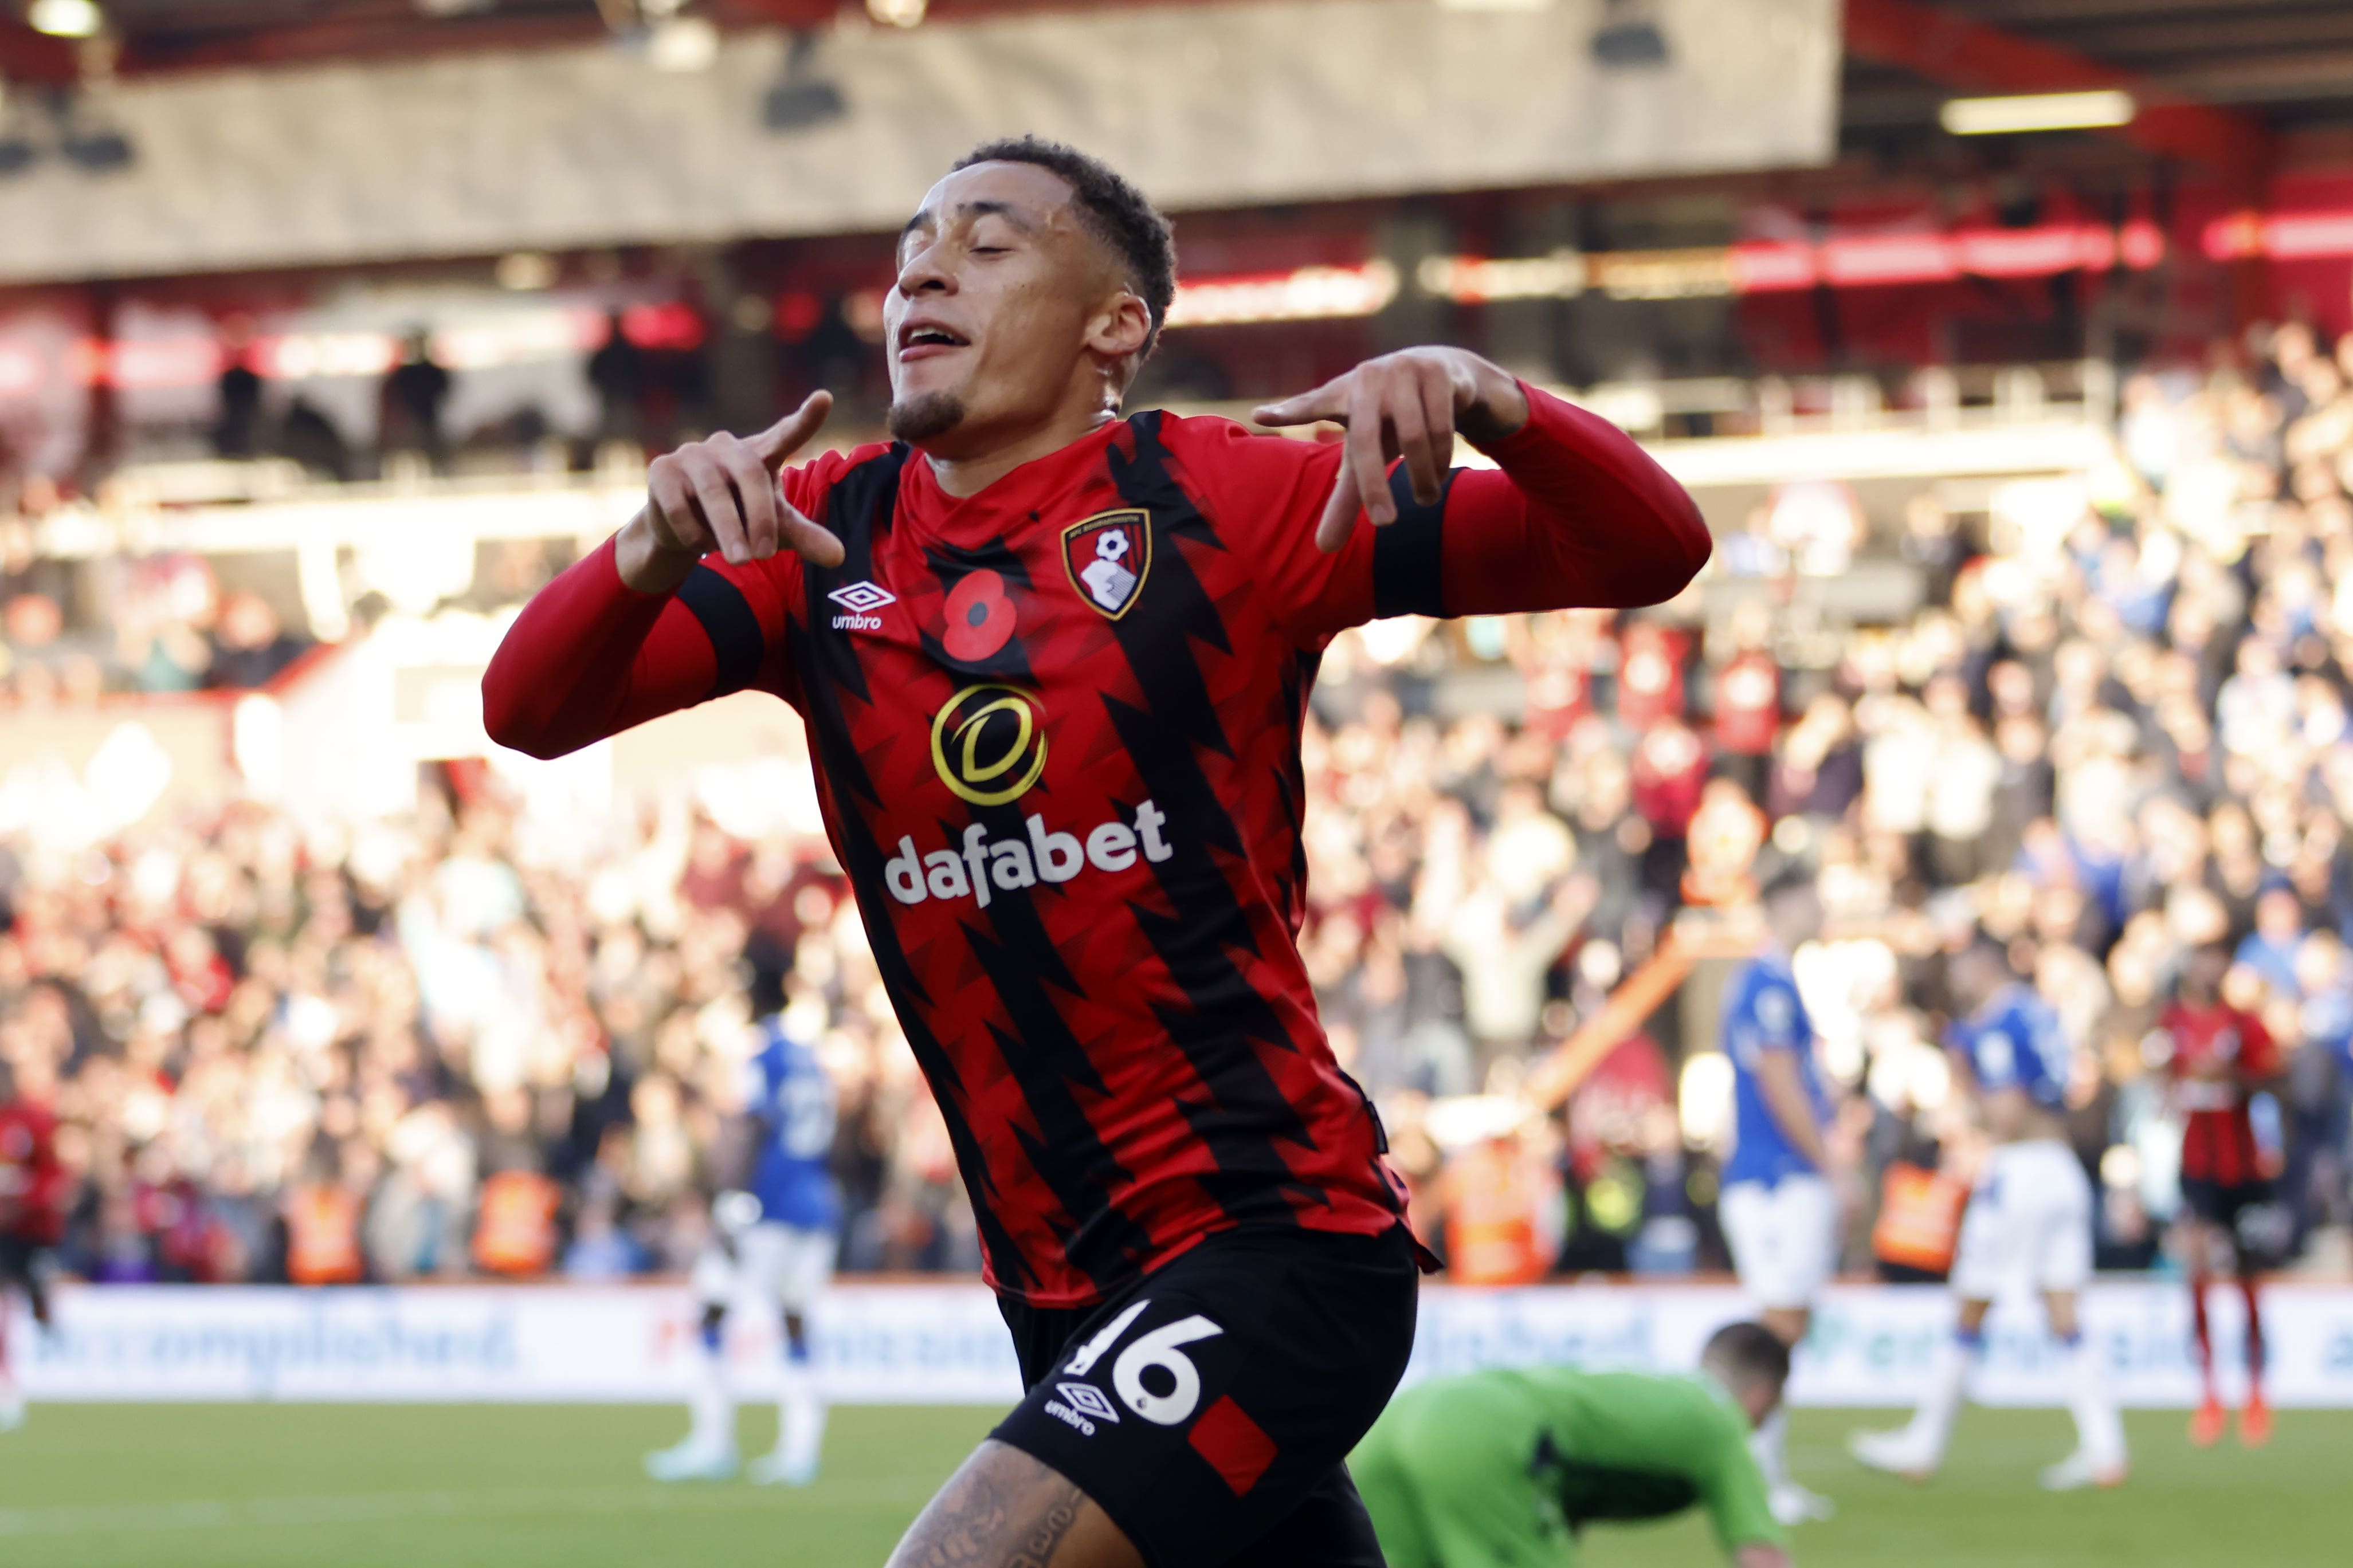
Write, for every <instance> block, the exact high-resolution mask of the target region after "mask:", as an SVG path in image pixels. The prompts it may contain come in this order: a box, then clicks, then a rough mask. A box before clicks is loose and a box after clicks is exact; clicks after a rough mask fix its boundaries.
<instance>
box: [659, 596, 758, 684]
mask: <svg viewBox="0 0 2353 1568" xmlns="http://www.w3.org/2000/svg"><path fill="white" fill-rule="evenodd" d="M678 598H679V603H681V604H682V605H685V606H686V607H687V608H688V609H690V610H691V611H693V612H694V618H695V619H696V620H698V621H701V622H702V631H703V635H704V636H705V637H709V638H710V639H711V656H712V659H713V660H714V661H715V662H716V663H717V665H718V667H719V668H718V673H717V675H716V676H715V677H714V678H713V679H712V682H711V696H712V697H724V696H726V695H727V694H728V693H729V692H731V691H741V690H743V689H744V688H745V687H747V686H749V685H751V684H752V682H753V681H754V680H756V679H759V677H760V660H761V659H762V658H765V656H766V654H767V651H768V645H767V641H766V639H765V638H764V637H761V635H760V617H759V616H756V615H754V613H753V611H752V605H751V601H750V600H748V599H746V598H744V590H743V589H741V588H738V587H737V586H736V585H735V584H733V583H731V582H729V581H728V580H727V579H726V578H725V577H723V576H722V575H721V574H718V573H716V572H713V571H712V569H711V568H710V567H708V566H697V567H696V568H695V569H694V570H693V571H691V572H690V573H688V574H686V581H685V582H683V583H681V584H679V585H678ZM705 700H709V699H707V698H706V699H705Z"/></svg>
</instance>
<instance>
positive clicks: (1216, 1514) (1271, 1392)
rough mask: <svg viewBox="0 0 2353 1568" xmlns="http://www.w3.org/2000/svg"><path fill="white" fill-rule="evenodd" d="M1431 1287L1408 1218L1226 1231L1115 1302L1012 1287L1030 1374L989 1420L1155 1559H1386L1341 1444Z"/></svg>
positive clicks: (1239, 1567)
mask: <svg viewBox="0 0 2353 1568" xmlns="http://www.w3.org/2000/svg"><path fill="white" fill-rule="evenodd" d="M1418 1292H1419V1270H1418V1269H1417V1268H1416V1266H1415V1262H1414V1254H1413V1247H1412V1242H1411V1239H1410V1238H1409V1237H1408V1235H1407V1234H1406V1231H1405V1229H1404V1227H1403V1226H1399V1227H1398V1229H1396V1230H1394V1231H1392V1232H1390V1233H1389V1234H1388V1235H1387V1236H1381V1237H1357V1236H1332V1235H1325V1234H1323V1233H1320V1232H1314V1231H1304V1232H1303V1231H1281V1232H1275V1231H1229V1232H1225V1233H1223V1234H1221V1235H1218V1236H1213V1237H1210V1238H1209V1239H1208V1240H1207V1241H1204V1242H1202V1243H1201V1244H1200V1245H1199V1246H1198V1247H1194V1248H1193V1249H1192V1250H1191V1251H1190V1252H1187V1253H1186V1254H1184V1255H1183V1256H1182V1257H1179V1258H1176V1259H1175V1260H1174V1261H1172V1262H1169V1263H1167V1264H1166V1265H1164V1266H1163V1267H1161V1268H1158V1269H1156V1270H1155V1271H1154V1272H1153V1273H1151V1274H1149V1275H1146V1276H1145V1278H1143V1279H1139V1280H1137V1281H1135V1282H1134V1284H1132V1285H1130V1286H1128V1287H1126V1288H1125V1289H1123V1290H1121V1291H1120V1292H1119V1293H1118V1294H1116V1295H1114V1296H1113V1297H1111V1298H1110V1299H1109V1300H1105V1301H1103V1303H1101V1304H1100V1305H1098V1306H1093V1307H1083V1308H1068V1309H1060V1310H1057V1309H1050V1308H1039V1307H1030V1306H1026V1305H1024V1304H1023V1303H1021V1302H1018V1301H1014V1300H1006V1299H1000V1300H999V1302H998V1306H999V1309H1000V1310H1002V1311H1003V1313H1004V1315H1005V1322H1006V1326H1007V1327H1008V1328H1009V1329H1011V1330H1012V1331H1013V1344H1014V1349H1015V1352H1017V1353H1018V1355H1019V1357H1020V1359H1021V1380H1022V1382H1023V1383H1024V1384H1026V1385H1028V1387H1029V1396H1028V1397H1027V1398H1026V1399H1024V1400H1023V1401H1022V1402H1021V1404H1020V1405H1018V1406H1016V1407H1015V1409H1014V1411H1013V1413H1012V1414H1011V1415H1008V1416H1007V1417H1006V1418H1005V1420H1004V1421H1003V1423H1002V1424H1000V1425H999V1426H997V1430H996V1432H995V1433H993V1434H992V1436H995V1437H996V1438H997V1441H999V1442H1002V1443H1008V1444H1010V1445H1012V1446H1013V1447H1017V1448H1018V1449H1020V1450H1021V1451H1022V1452H1024V1453H1026V1454H1029V1455H1030V1456H1032V1457H1033V1458H1037V1459H1039V1461H1040V1462H1042V1463H1044V1464H1046V1465H1049V1466H1050V1467H1052V1468H1054V1469H1055V1470H1056V1471H1058V1472H1060V1474H1061V1475H1063V1476H1065V1477H1067V1478H1069V1479H1070V1480H1071V1481H1072V1482H1073V1483H1074V1484H1075V1485H1077V1487H1078V1488H1079V1489H1080V1490H1081V1491H1083V1492H1084V1493H1086V1494H1087V1496H1088V1497H1090V1498H1092V1499H1093V1500H1094V1501H1095V1503H1096V1505H1097V1506H1098V1507H1100V1508H1101V1509H1102V1510H1103V1511H1104V1512H1105V1513H1107V1514H1109V1515H1110V1516H1111V1519H1112V1522H1113V1523H1114V1524H1116V1525H1118V1526H1119V1528H1120V1530H1121V1531H1123V1532H1124V1534H1125V1535H1126V1536H1127V1538H1128V1540H1129V1541H1130V1542H1133V1543H1134V1546H1135V1549H1136V1551H1138V1552H1141V1553H1142V1554H1143V1556H1144V1560H1145V1563H1149V1564H1150V1565H1151V1568H1219V1565H1228V1568H1379V1564H1380V1563H1381V1551H1380V1546H1379V1543H1378V1542H1376V1541H1375V1540H1374V1539H1373V1528H1372V1521H1370V1520H1369V1519H1368V1518H1366V1514H1365V1505H1364V1504H1363V1502H1361V1501H1360V1500H1358V1499H1357V1497H1356V1487H1355V1485H1354V1484H1353V1483H1351V1482H1350V1481H1349V1479H1348V1472H1347V1469H1346V1468H1345V1465H1344V1464H1343V1461H1344V1460H1345V1459H1346V1458H1347V1457H1348V1451H1349V1450H1350V1449H1352V1448H1354V1447H1356V1441H1357V1439H1358V1438H1360V1437H1362V1436H1364V1435H1365V1432H1366V1429H1367V1428H1369V1427H1370V1426H1372V1424H1373V1419H1374V1417H1376V1416H1377V1415H1379V1414H1380V1413H1381V1408H1382V1406H1384V1405H1387V1404H1388V1397H1389V1393H1390V1391H1391V1390H1393V1389H1394V1388H1396V1386H1397V1382H1398V1378H1399V1377H1400V1376H1402V1375H1404V1373H1405V1365H1406V1362H1407V1360H1408V1359H1409V1357H1410V1356H1411V1355H1412V1353H1413V1324H1414V1310H1415V1306H1416V1300H1417V1295H1418Z"/></svg>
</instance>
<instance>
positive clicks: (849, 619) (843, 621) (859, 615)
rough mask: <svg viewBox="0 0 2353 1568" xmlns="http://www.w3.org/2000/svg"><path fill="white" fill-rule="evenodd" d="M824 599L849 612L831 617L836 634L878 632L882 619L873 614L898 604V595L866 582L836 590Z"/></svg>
mask: <svg viewBox="0 0 2353 1568" xmlns="http://www.w3.org/2000/svg"><path fill="white" fill-rule="evenodd" d="M826 597H827V598H828V599H831V600H832V601H833V602H834V603H835V604H837V605H840V606H841V607H842V608H843V609H845V610H848V611H849V614H848V615H846V616H834V617H833V629H834V630H835V631H838V632H879V631H881V629H882V617H881V616H878V615H876V614H874V612H875V611H877V610H879V609H881V607H882V606H883V605H895V604H897V603H898V602H899V595H896V594H893V593H892V592H891V590H890V589H888V588H885V587H883V586H881V584H877V583H868V582H859V583H851V584H848V585H847V586H845V587H840V588H836V589H835V590H833V592H831V593H829V594H828V595H826Z"/></svg>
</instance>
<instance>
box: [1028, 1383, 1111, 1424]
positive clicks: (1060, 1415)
mask: <svg viewBox="0 0 2353 1568" xmlns="http://www.w3.org/2000/svg"><path fill="white" fill-rule="evenodd" d="M1054 1392H1055V1393H1057V1394H1060V1395H1061V1396H1062V1397H1061V1398H1060V1399H1050V1400H1048V1401H1046V1414H1047V1415H1050V1416H1052V1417H1053V1418H1054V1419H1055V1420H1057V1421H1060V1423H1062V1425H1064V1426H1070V1427H1073V1428H1075V1429H1076V1430H1077V1431H1078V1433H1079V1435H1080V1436H1082V1437H1092V1436H1094V1435H1095V1423H1096V1422H1098V1421H1109V1422H1111V1423H1112V1424H1113V1425H1114V1426H1116V1425H1117V1424H1118V1422H1119V1412H1118V1411H1117V1410H1114V1409H1113V1408H1112V1403H1111V1401H1110V1400H1109V1399H1108V1398H1106V1397H1105V1396H1104V1394H1103V1390H1102V1389H1100V1388H1097V1387H1096V1386H1095V1385H1094V1384H1092V1383H1058V1384H1055V1385H1054Z"/></svg>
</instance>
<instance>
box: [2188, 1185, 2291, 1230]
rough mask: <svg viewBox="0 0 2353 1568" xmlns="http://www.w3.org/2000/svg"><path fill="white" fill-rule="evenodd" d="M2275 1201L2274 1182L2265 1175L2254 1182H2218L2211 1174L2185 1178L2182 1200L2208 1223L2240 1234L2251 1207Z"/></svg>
mask: <svg viewBox="0 0 2353 1568" xmlns="http://www.w3.org/2000/svg"><path fill="white" fill-rule="evenodd" d="M2271 1201H2272V1184H2270V1183H2269V1182H2266V1181H2264V1180H2263V1178H2262V1177H2260V1176H2259V1177H2257V1178H2255V1179H2254V1180H2253V1181H2251V1182H2218V1181H2215V1180H2213V1179H2212V1178H2211V1177H2207V1176H2184V1177H2182V1178H2181V1203H2182V1206H2183V1207H2185V1208H2187V1209H2188V1210H2189V1212H2190V1213H2191V1214H2193V1215H2197V1216H2198V1217H2199V1218H2200V1219H2202V1220H2204V1221H2205V1222H2206V1223H2207V1224H2208V1225H2212V1226H2221V1228H2222V1229H2224V1230H2227V1231H2229V1232H2231V1233H2232V1235H2233V1236H2236V1235H2237V1234H2238V1230H2239V1220H2240V1217H2241V1216H2242V1215H2244V1214H2245V1213H2246V1212H2247V1211H2248V1210H2249V1209H2252V1208H2259V1207H2261V1206H2263V1205H2265V1204H2268V1203H2270V1202H2271Z"/></svg>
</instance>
